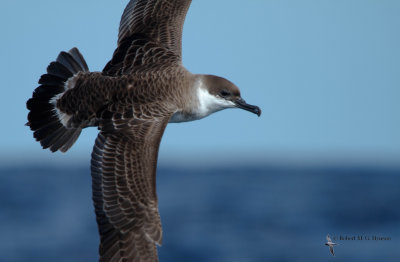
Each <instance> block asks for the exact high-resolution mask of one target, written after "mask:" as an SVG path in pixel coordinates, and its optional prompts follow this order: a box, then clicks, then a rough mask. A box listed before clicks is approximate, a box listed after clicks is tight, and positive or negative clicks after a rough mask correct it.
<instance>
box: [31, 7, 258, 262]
mask: <svg viewBox="0 0 400 262" xmlns="http://www.w3.org/2000/svg"><path fill="white" fill-rule="evenodd" d="M190 3H191V1H190V0H136V1H135V0H131V1H130V2H129V3H128V5H127V7H126V8H125V11H124V13H123V15H122V19H121V24H120V31H119V38H118V47H117V49H116V50H115V52H114V55H113V57H112V59H111V60H110V62H108V63H107V65H106V66H105V68H104V70H103V72H89V69H88V67H87V65H86V62H85V60H84V59H83V57H82V55H81V54H80V52H79V51H78V49H76V48H73V49H71V50H70V51H69V52H68V53H66V52H62V53H61V54H60V55H59V57H58V58H57V60H56V61H55V62H52V63H51V64H50V66H49V67H48V69H47V74H45V75H43V76H42V77H41V79H40V80H39V84H40V86H39V87H38V88H37V89H36V90H35V92H34V94H33V97H32V98H31V99H29V100H28V102H27V108H28V109H29V110H30V112H29V114H28V123H27V125H28V126H30V128H31V129H32V131H34V137H35V138H36V139H37V140H38V141H39V142H40V143H41V145H42V146H43V148H50V150H52V151H53V152H55V151H57V150H60V151H63V152H65V151H67V150H68V149H69V148H70V147H71V146H72V145H73V144H74V142H75V141H76V139H77V138H78V136H79V134H80V132H81V130H82V129H83V128H86V127H89V126H97V127H98V128H99V130H100V133H99V135H98V137H97V140H96V143H95V145H94V148H93V153H92V161H91V172H92V183H93V201H94V206H95V212H96V218H97V223H98V227H99V233H100V240H101V243H100V251H99V252H100V261H104V262H105V261H138V262H139V261H141V262H143V261H151V262H154V261H157V249H156V244H161V242H162V230H161V221H160V216H159V213H158V203H157V195H156V167H157V156H158V149H159V145H160V142H161V138H162V135H163V132H164V130H165V128H166V126H167V124H168V122H185V121H192V120H197V119H200V118H203V117H205V116H207V115H209V114H211V113H213V112H216V111H219V110H222V109H225V108H230V107H238V108H242V109H245V110H248V111H251V112H253V113H255V114H257V115H260V114H261V110H260V109H259V108H258V107H256V106H252V105H248V104H246V103H245V102H244V100H243V99H242V98H241V97H240V91H239V89H238V88H237V87H236V86H235V85H234V84H233V83H231V82H229V81H228V80H226V79H224V78H221V77H217V76H210V75H195V74H191V73H190V72H189V71H187V70H186V69H185V68H184V67H183V66H182V62H181V61H182V59H181V56H182V55H181V49H182V48H181V41H182V40H181V39H182V28H183V22H184V19H185V16H186V13H187V10H188V8H189V5H190Z"/></svg>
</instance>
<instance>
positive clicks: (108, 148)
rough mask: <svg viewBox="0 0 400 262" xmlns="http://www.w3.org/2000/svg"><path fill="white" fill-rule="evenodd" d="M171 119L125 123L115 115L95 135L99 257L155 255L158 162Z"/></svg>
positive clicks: (159, 238) (159, 234)
mask: <svg viewBox="0 0 400 262" xmlns="http://www.w3.org/2000/svg"><path fill="white" fill-rule="evenodd" d="M168 120H169V118H168V117H167V118H163V119H158V120H153V121H149V120H130V121H122V120H121V121H122V122H124V123H122V122H121V123H122V125H121V128H118V125H119V123H118V121H112V122H113V123H114V124H113V125H115V126H116V127H117V128H115V129H114V131H101V132H100V134H99V135H98V137H97V140H96V143H95V146H94V148H93V153H92V162H91V169H92V183H93V201H94V206H95V211H96V218H97V223H98V228H99V233H100V240H101V244H100V261H103V262H106V261H107V262H109V261H149V262H150V261H151V262H154V261H157V249H156V244H161V241H162V231H161V222H160V216H159V213H158V204H157V195H156V167H157V155H158V148H159V145H160V141H161V137H162V135H163V132H164V129H165V127H166V125H167V123H168ZM127 125H130V126H129V128H124V126H127Z"/></svg>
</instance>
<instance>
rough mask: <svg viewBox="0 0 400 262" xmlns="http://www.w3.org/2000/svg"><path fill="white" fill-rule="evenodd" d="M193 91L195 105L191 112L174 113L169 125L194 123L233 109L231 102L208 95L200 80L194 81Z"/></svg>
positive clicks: (233, 105)
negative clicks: (213, 114)
mask: <svg viewBox="0 0 400 262" xmlns="http://www.w3.org/2000/svg"><path fill="white" fill-rule="evenodd" d="M194 90H195V94H194V95H195V96H196V98H197V99H194V101H195V103H194V104H193V105H192V106H193V108H192V109H191V110H190V111H191V112H190V113H188V112H186V113H183V112H176V113H175V114H174V115H173V116H172V118H171V119H170V121H169V122H170V123H180V122H188V121H194V120H198V119H201V118H204V117H206V116H208V115H210V114H212V113H215V112H218V111H220V110H223V109H225V108H232V107H235V104H234V103H233V102H232V101H228V100H225V99H223V98H221V97H217V96H214V95H212V94H210V92H208V89H207V87H206V86H205V84H204V82H203V81H202V79H199V80H198V81H196V83H195V86H194Z"/></svg>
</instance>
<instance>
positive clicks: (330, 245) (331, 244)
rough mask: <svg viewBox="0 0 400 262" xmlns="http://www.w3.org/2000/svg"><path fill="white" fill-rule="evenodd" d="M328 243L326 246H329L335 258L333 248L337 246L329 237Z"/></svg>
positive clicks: (327, 238) (327, 237)
mask: <svg viewBox="0 0 400 262" xmlns="http://www.w3.org/2000/svg"><path fill="white" fill-rule="evenodd" d="M326 241H327V242H326V243H325V246H328V247H329V251H330V252H331V254H332V256H335V251H334V250H333V247H334V246H336V245H337V244H336V243H333V242H332V239H331V237H330V236H329V235H327V236H326Z"/></svg>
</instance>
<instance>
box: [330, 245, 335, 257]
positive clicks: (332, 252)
mask: <svg viewBox="0 0 400 262" xmlns="http://www.w3.org/2000/svg"><path fill="white" fill-rule="evenodd" d="M329 251H331V254H332V256H335V251H334V250H333V246H329Z"/></svg>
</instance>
